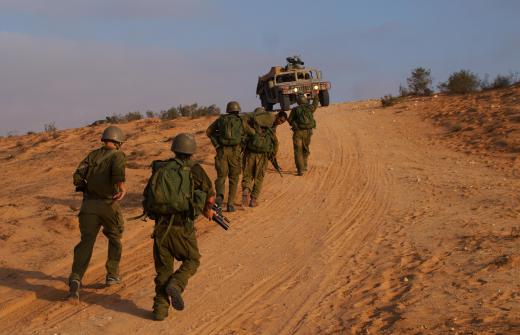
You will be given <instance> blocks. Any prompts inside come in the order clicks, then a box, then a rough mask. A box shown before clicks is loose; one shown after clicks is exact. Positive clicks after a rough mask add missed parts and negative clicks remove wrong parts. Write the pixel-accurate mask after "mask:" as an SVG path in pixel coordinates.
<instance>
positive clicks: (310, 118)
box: [293, 106, 316, 129]
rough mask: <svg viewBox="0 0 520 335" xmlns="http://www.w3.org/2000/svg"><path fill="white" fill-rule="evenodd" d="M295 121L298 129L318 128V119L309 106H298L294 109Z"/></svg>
mask: <svg viewBox="0 0 520 335" xmlns="http://www.w3.org/2000/svg"><path fill="white" fill-rule="evenodd" d="M293 113H295V115H294V119H293V120H294V123H296V126H297V127H298V129H312V128H316V121H315V120H314V115H313V113H312V109H311V108H309V107H308V106H298V107H296V108H295V109H294V111H293Z"/></svg>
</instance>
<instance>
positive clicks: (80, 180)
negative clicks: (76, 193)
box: [72, 155, 90, 186]
mask: <svg viewBox="0 0 520 335" xmlns="http://www.w3.org/2000/svg"><path fill="white" fill-rule="evenodd" d="M89 156H90V155H88V156H87V157H85V158H84V159H83V160H82V161H81V163H79V165H78V167H77V168H76V171H74V174H73V175H72V182H73V184H74V186H81V185H84V184H85V183H86V181H85V179H86V178H87V172H88V167H89Z"/></svg>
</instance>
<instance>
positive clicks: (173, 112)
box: [159, 107, 179, 120]
mask: <svg viewBox="0 0 520 335" xmlns="http://www.w3.org/2000/svg"><path fill="white" fill-rule="evenodd" d="M159 117H160V118H161V119H162V120H173V119H176V118H178V117H179V111H178V110H177V108H175V107H172V108H170V109H168V110H165V111H161V112H160V115H159Z"/></svg>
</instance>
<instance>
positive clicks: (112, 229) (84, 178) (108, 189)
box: [69, 126, 126, 300]
mask: <svg viewBox="0 0 520 335" xmlns="http://www.w3.org/2000/svg"><path fill="white" fill-rule="evenodd" d="M125 140H126V138H125V134H124V132H123V131H122V130H121V129H120V128H118V127H115V126H110V127H108V128H106V129H105V130H104V131H103V134H102V135H101V141H102V142H103V146H102V147H101V148H99V149H96V150H94V151H92V152H90V153H89V154H88V155H87V156H86V157H85V159H83V160H82V161H81V163H80V164H79V166H78V168H77V169H76V171H75V172H74V175H73V182H74V185H75V186H76V190H77V191H81V192H83V203H82V205H81V209H80V211H79V215H78V217H79V229H80V233H81V241H80V242H79V243H78V245H76V247H75V248H74V260H73V263H72V271H71V274H70V276H69V290H70V291H69V298H71V299H73V300H77V299H79V289H80V286H81V280H82V278H83V275H84V274H85V271H86V270H87V267H88V264H89V262H90V257H91V256H92V250H93V248H94V243H95V241H96V237H97V234H98V233H99V230H100V229H101V228H103V234H104V235H105V236H106V237H107V239H108V259H107V262H106V271H107V274H106V284H107V285H114V284H118V283H119V282H120V280H121V279H120V276H119V261H120V260H121V252H122V245H121V237H122V234H123V226H124V221H123V216H122V214H121V210H120V208H119V203H120V201H121V200H122V199H123V198H124V196H125V194H126V187H125V166H126V158H125V154H124V153H123V151H121V146H122V145H123V143H124V142H125Z"/></svg>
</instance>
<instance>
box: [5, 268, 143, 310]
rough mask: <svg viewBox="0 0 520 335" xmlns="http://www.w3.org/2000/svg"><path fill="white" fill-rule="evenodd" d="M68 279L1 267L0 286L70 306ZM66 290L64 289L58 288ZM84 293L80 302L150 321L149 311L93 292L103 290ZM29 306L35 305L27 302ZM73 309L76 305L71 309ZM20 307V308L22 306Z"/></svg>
mask: <svg viewBox="0 0 520 335" xmlns="http://www.w3.org/2000/svg"><path fill="white" fill-rule="evenodd" d="M66 283H67V278H65V277H61V276H52V275H48V274H46V273H43V272H40V271H29V270H23V269H14V268H7V267H0V286H4V287H9V288H12V289H16V290H20V291H29V292H34V294H35V297H36V299H38V300H45V301H49V302H53V303H59V302H61V303H65V304H70V303H69V302H68V301H67V300H66V297H67V293H68V286H67V285H66ZM61 286H62V287H63V289H61V288H59V287H61ZM86 288H87V290H82V291H81V302H82V303H83V304H87V305H98V306H102V307H103V308H106V309H109V310H113V311H116V312H121V313H126V314H130V315H134V316H137V317H140V318H144V319H151V313H150V311H149V310H146V309H143V308H141V307H139V306H137V305H136V304H135V303H134V302H133V301H131V300H128V299H124V298H122V297H121V296H120V295H119V293H117V292H115V293H112V294H110V293H109V294H100V293H97V292H93V291H92V289H101V288H103V286H97V285H92V286H87V287H86ZM28 303H29V304H30V303H32V301H29V302H28ZM71 306H73V305H71ZM20 307H21V306H20Z"/></svg>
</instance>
